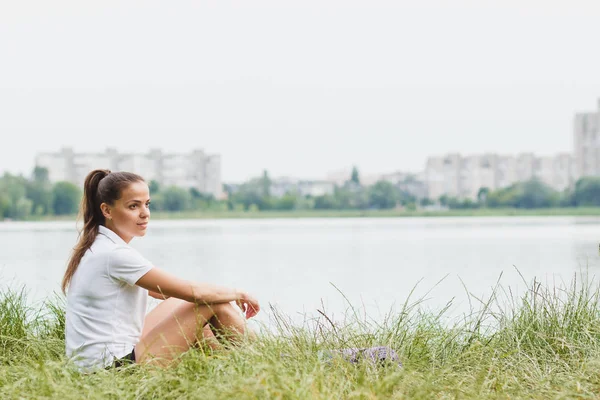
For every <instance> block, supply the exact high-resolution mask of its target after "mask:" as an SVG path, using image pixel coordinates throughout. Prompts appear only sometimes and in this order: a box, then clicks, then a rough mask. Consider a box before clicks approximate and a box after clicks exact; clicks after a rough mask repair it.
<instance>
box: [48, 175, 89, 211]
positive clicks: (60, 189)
mask: <svg viewBox="0 0 600 400" xmlns="http://www.w3.org/2000/svg"><path fill="white" fill-rule="evenodd" d="M52 195H53V196H52V197H53V202H52V208H53V210H54V214H56V215H67V214H74V213H76V212H77V210H78V208H79V203H80V202H81V196H82V190H81V189H80V188H79V187H77V186H76V185H74V184H72V183H71V182H57V183H56V184H55V185H54V187H53V188H52Z"/></svg>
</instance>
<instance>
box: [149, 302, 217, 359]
mask: <svg viewBox="0 0 600 400" xmlns="http://www.w3.org/2000/svg"><path fill="white" fill-rule="evenodd" d="M184 303H187V301H185V300H181V299H177V298H175V297H171V298H169V299H166V300H164V301H162V302H161V303H159V304H158V305H157V306H156V307H154V309H152V311H150V312H149V313H148V315H146V318H145V319H144V328H143V330H142V336H141V337H144V336H145V335H146V334H147V333H148V332H150V331H151V330H152V329H154V328H155V327H156V325H158V324H159V323H160V322H161V321H162V320H164V319H165V318H167V317H170V316H172V315H173V311H174V310H175V308H176V307H178V306H179V305H181V304H184ZM198 342H200V343H198V344H202V343H203V344H206V345H207V346H208V347H210V348H211V349H213V350H216V349H219V348H221V347H222V346H221V344H220V343H219V341H218V340H217V338H216V337H215V334H214V332H213V331H212V329H211V327H210V325H209V324H206V325H204V329H203V331H202V337H198Z"/></svg>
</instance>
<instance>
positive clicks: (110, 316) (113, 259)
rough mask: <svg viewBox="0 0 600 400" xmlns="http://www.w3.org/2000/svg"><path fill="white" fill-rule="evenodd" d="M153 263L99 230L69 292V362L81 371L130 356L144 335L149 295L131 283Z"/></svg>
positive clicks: (107, 231)
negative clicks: (73, 363) (70, 359)
mask: <svg viewBox="0 0 600 400" xmlns="http://www.w3.org/2000/svg"><path fill="white" fill-rule="evenodd" d="M151 269H152V263H150V261H148V260H146V259H145V258H144V257H142V256H141V255H140V254H139V253H138V252H137V251H136V250H134V249H133V248H131V247H130V246H129V245H128V244H127V243H125V241H124V240H123V239H121V238H120V237H119V236H118V235H117V234H116V233H115V232H113V231H111V230H110V229H108V228H106V227H104V226H100V227H99V229H98V235H97V237H96V240H95V241H94V243H93V244H92V246H91V247H90V249H88V251H86V252H85V254H84V256H83V258H82V259H81V262H80V263H79V266H78V267H77V270H76V271H75V274H74V275H73V278H72V279H71V283H70V284H69V289H68V292H67V312H66V332H65V342H66V350H67V357H69V358H72V359H73V361H74V362H75V364H76V365H77V366H78V367H80V368H81V369H83V370H89V369H92V368H96V367H102V368H104V367H107V366H109V365H111V364H112V362H113V361H114V359H115V358H117V359H118V358H121V357H124V356H125V355H127V354H129V353H131V351H132V350H133V347H134V346H135V345H136V344H137V343H138V341H139V339H140V335H141V334H142V327H143V324H144V317H145V314H146V302H147V300H148V291H147V290H145V289H143V288H141V287H139V286H136V285H135V283H136V282H137V281H138V279H140V278H141V277H142V276H143V275H144V274H146V273H147V272H148V271H150V270H151Z"/></svg>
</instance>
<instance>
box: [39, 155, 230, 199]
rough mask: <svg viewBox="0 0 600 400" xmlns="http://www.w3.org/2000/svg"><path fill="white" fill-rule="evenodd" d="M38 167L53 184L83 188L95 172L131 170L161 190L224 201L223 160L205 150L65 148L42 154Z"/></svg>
mask: <svg viewBox="0 0 600 400" xmlns="http://www.w3.org/2000/svg"><path fill="white" fill-rule="evenodd" d="M35 165H36V166H39V167H44V168H46V169H47V170H48V177H49V179H50V181H51V182H58V181H68V182H72V183H74V184H76V185H79V186H83V182H84V180H85V177H86V175H87V174H88V173H89V172H90V171H91V170H93V169H97V168H106V169H110V170H111V171H130V172H134V173H137V174H139V175H141V176H143V177H144V179H146V181H148V182H149V181H151V180H154V181H156V182H158V183H159V185H160V186H162V187H167V186H180V187H187V188H196V189H197V190H198V191H200V192H202V193H207V194H212V195H213V196H215V197H216V198H221V197H222V195H223V193H222V185H221V157H220V155H214V154H213V155H209V154H206V153H205V152H204V151H203V150H192V151H191V152H189V153H184V154H179V153H163V152H162V151H161V150H160V149H152V150H150V151H149V152H148V153H145V154H140V153H119V152H118V151H117V150H116V149H114V148H107V149H106V151H105V152H104V153H75V152H74V151H73V149H71V148H63V149H61V150H60V151H58V152H55V153H40V154H38V155H37V156H36V158H35Z"/></svg>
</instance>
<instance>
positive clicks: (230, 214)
mask: <svg viewBox="0 0 600 400" xmlns="http://www.w3.org/2000/svg"><path fill="white" fill-rule="evenodd" d="M508 216H600V207H577V208H538V209H529V210H527V209H517V208H482V209H474V210H448V211H418V210H417V211H406V210H297V211H183V212H162V211H154V212H153V213H152V218H153V219H236V218H238V219H239V218H365V217H367V218H395V217H398V218H410V217H508ZM74 219H75V215H66V216H65V215H63V216H44V217H36V218H33V217H32V218H31V219H30V220H32V221H33V220H35V221H72V220H74Z"/></svg>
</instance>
